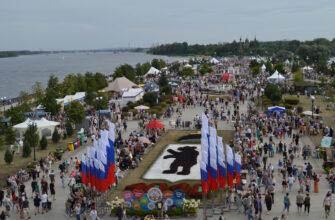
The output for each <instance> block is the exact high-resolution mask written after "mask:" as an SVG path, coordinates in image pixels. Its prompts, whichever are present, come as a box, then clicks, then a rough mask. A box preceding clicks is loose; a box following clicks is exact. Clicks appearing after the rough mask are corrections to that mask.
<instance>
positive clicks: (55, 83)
mask: <svg viewBox="0 0 335 220" xmlns="http://www.w3.org/2000/svg"><path fill="white" fill-rule="evenodd" d="M47 89H51V90H53V91H54V92H55V94H56V97H57V98H59V96H60V95H61V93H60V92H61V91H60V90H61V85H60V83H59V80H58V77H57V76H55V75H53V74H51V75H50V77H49V80H48V86H47Z"/></svg>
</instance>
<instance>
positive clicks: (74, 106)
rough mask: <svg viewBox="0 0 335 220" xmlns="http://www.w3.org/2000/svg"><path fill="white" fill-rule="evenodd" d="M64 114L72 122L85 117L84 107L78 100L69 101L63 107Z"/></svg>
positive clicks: (76, 122) (77, 121)
mask: <svg viewBox="0 0 335 220" xmlns="http://www.w3.org/2000/svg"><path fill="white" fill-rule="evenodd" d="M65 114H66V115H67V117H68V118H69V120H70V121H71V122H72V123H75V124H79V123H81V122H82V121H83V120H84V118H85V108H84V106H83V105H82V104H80V103H79V102H71V103H70V104H69V105H68V106H66V107H65Z"/></svg>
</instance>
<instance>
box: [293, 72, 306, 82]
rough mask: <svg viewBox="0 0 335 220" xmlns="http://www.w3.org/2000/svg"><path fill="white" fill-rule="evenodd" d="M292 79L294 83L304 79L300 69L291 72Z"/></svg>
mask: <svg viewBox="0 0 335 220" xmlns="http://www.w3.org/2000/svg"><path fill="white" fill-rule="evenodd" d="M293 81H294V82H295V83H297V82H303V81H304V76H303V74H302V72H301V70H298V71H296V72H295V73H294V74H293Z"/></svg>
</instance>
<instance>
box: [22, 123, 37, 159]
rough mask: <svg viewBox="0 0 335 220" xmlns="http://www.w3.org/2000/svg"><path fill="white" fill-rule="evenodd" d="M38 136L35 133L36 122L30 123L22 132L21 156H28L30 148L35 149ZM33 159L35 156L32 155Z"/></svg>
mask: <svg viewBox="0 0 335 220" xmlns="http://www.w3.org/2000/svg"><path fill="white" fill-rule="evenodd" d="M38 140H39V136H38V134H37V126H36V124H30V125H29V126H28V128H27V130H26V132H25V133H24V139H23V153H22V156H23V157H29V156H30V154H31V149H32V148H33V149H35V147H36V146H37V145H38ZM34 159H35V156H34Z"/></svg>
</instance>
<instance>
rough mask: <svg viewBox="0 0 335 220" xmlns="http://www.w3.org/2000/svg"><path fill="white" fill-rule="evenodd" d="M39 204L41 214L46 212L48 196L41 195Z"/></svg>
mask: <svg viewBox="0 0 335 220" xmlns="http://www.w3.org/2000/svg"><path fill="white" fill-rule="evenodd" d="M41 203H42V214H43V213H44V212H47V211H48V194H46V193H43V194H42V195H41Z"/></svg>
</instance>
